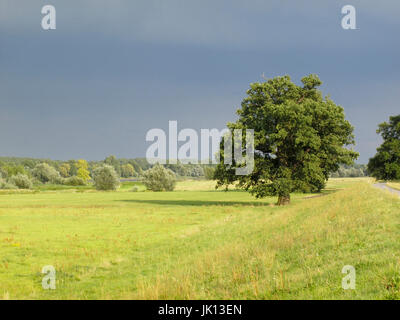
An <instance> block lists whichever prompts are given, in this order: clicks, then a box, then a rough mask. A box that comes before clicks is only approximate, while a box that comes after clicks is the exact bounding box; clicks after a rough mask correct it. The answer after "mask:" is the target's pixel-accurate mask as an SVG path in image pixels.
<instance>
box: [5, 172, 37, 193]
mask: <svg viewBox="0 0 400 320" xmlns="http://www.w3.org/2000/svg"><path fill="white" fill-rule="evenodd" d="M8 182H9V183H10V184H11V185H15V186H17V187H18V189H32V187H33V183H32V181H31V179H29V177H28V176H27V175H25V174H21V173H18V174H17V175H15V176H12V177H11V178H10V179H9V180H8Z"/></svg>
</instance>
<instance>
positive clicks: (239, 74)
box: [0, 0, 400, 163]
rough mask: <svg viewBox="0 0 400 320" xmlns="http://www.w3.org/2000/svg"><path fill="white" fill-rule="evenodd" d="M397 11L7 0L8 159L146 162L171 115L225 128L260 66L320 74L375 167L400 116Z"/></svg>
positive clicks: (252, 1)
mask: <svg viewBox="0 0 400 320" xmlns="http://www.w3.org/2000/svg"><path fill="white" fill-rule="evenodd" d="M48 4H50V5H53V6H54V7H55V9H56V27H57V28H56V30H47V31H45V30H43V29H42V27H41V20H42V18H43V16H44V15H43V14H42V13H41V9H42V7H43V6H44V5H48ZM347 4H351V5H353V6H354V7H355V8H356V17H357V29H356V30H344V29H343V28H342V26H341V20H342V17H343V14H342V13H341V9H342V7H343V6H344V5H347ZM399 16H400V2H399V1H396V0H383V1H380V2H377V1H370V0H347V1H336V0H330V1H320V0H296V1H289V0H273V1H267V0H263V1H261V0H246V1H243V0H240V1H239V0H201V1H200V0H113V1H105V0H82V1H78V0H69V1H65V0H64V1H62V0H47V1H41V0H0V156H19V157H36V158H52V159H59V160H67V159H76V158H84V159H87V160H101V159H104V158H105V157H106V156H107V155H110V154H114V155H116V156H117V157H124V158H135V157H144V156H145V154H146V149H147V148H148V147H149V146H150V145H151V143H150V142H146V139H145V137H146V133H147V132H148V131H149V130H150V129H153V128H162V129H165V130H166V131H167V128H168V121H170V120H177V121H178V127H179V129H184V128H193V129H195V130H198V131H200V129H202V128H203V129H212V128H218V129H223V128H225V126H226V123H227V122H229V121H234V120H236V118H237V117H236V114H235V112H236V110H237V109H238V108H239V107H240V103H241V100H242V99H243V98H244V97H245V95H246V90H247V89H248V87H249V84H250V83H252V82H257V81H263V78H262V74H264V76H265V77H267V78H271V77H275V76H281V75H289V76H291V78H292V80H293V81H294V82H296V83H298V84H300V79H301V78H302V77H303V76H305V75H308V74H310V73H316V74H318V75H319V77H320V78H321V80H322V81H323V86H322V87H321V90H322V91H323V93H324V95H330V97H331V98H332V99H333V101H334V102H335V103H337V104H339V105H341V106H342V107H343V108H344V110H345V113H346V117H347V119H348V120H349V121H350V122H351V123H352V125H353V126H354V127H355V131H354V133H355V136H356V146H355V149H356V150H357V151H358V152H360V158H359V159H358V161H357V162H358V163H367V162H368V159H369V158H370V157H372V156H373V155H374V153H375V150H376V147H377V146H378V145H379V144H380V143H381V140H380V137H379V136H378V135H377V134H376V129H377V125H378V124H379V123H381V122H383V121H386V120H387V119H388V118H389V116H390V115H395V114H399V113H400V112H399V111H400V105H399V101H400V90H399V84H400V62H399V61H400V59H399V57H400V41H399V34H400V19H399Z"/></svg>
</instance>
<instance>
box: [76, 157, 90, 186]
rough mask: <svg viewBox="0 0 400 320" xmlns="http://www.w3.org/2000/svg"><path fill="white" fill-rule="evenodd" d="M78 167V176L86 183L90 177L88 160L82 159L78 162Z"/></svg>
mask: <svg viewBox="0 0 400 320" xmlns="http://www.w3.org/2000/svg"><path fill="white" fill-rule="evenodd" d="M76 167H77V169H78V171H77V173H76V176H77V177H78V178H81V179H82V180H83V181H85V183H86V182H87V181H89V179H90V172H89V170H88V167H89V166H88V163H87V161H86V160H83V159H80V160H78V161H77V162H76Z"/></svg>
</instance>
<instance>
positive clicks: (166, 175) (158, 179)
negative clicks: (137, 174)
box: [143, 164, 176, 191]
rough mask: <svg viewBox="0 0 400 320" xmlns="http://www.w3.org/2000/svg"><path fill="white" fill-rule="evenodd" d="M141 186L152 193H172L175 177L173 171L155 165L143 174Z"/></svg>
mask: <svg viewBox="0 0 400 320" xmlns="http://www.w3.org/2000/svg"><path fill="white" fill-rule="evenodd" d="M143 184H144V185H145V186H146V188H147V189H148V190H152V191H173V190H174V189H175V184H176V176H175V173H174V172H173V171H171V170H170V169H166V168H164V167H163V166H161V165H159V164H157V165H155V166H154V167H153V168H151V169H148V170H146V171H145V172H144V174H143Z"/></svg>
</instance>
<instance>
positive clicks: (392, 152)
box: [368, 115, 400, 180]
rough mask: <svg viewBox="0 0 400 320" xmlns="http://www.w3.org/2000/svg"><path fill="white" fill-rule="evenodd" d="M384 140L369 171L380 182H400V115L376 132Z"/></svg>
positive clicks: (372, 159) (380, 126) (383, 124)
mask: <svg viewBox="0 0 400 320" xmlns="http://www.w3.org/2000/svg"><path fill="white" fill-rule="evenodd" d="M376 132H377V133H378V134H380V135H381V136H382V138H383V143H382V144H381V145H380V146H379V148H378V149H377V153H376V155H375V156H374V157H373V158H371V159H370V160H369V163H368V171H369V172H370V174H371V175H372V176H373V177H375V178H377V179H380V180H400V115H397V116H393V117H390V119H389V123H387V122H383V123H381V124H380V125H379V127H378V130H377V131H376Z"/></svg>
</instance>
